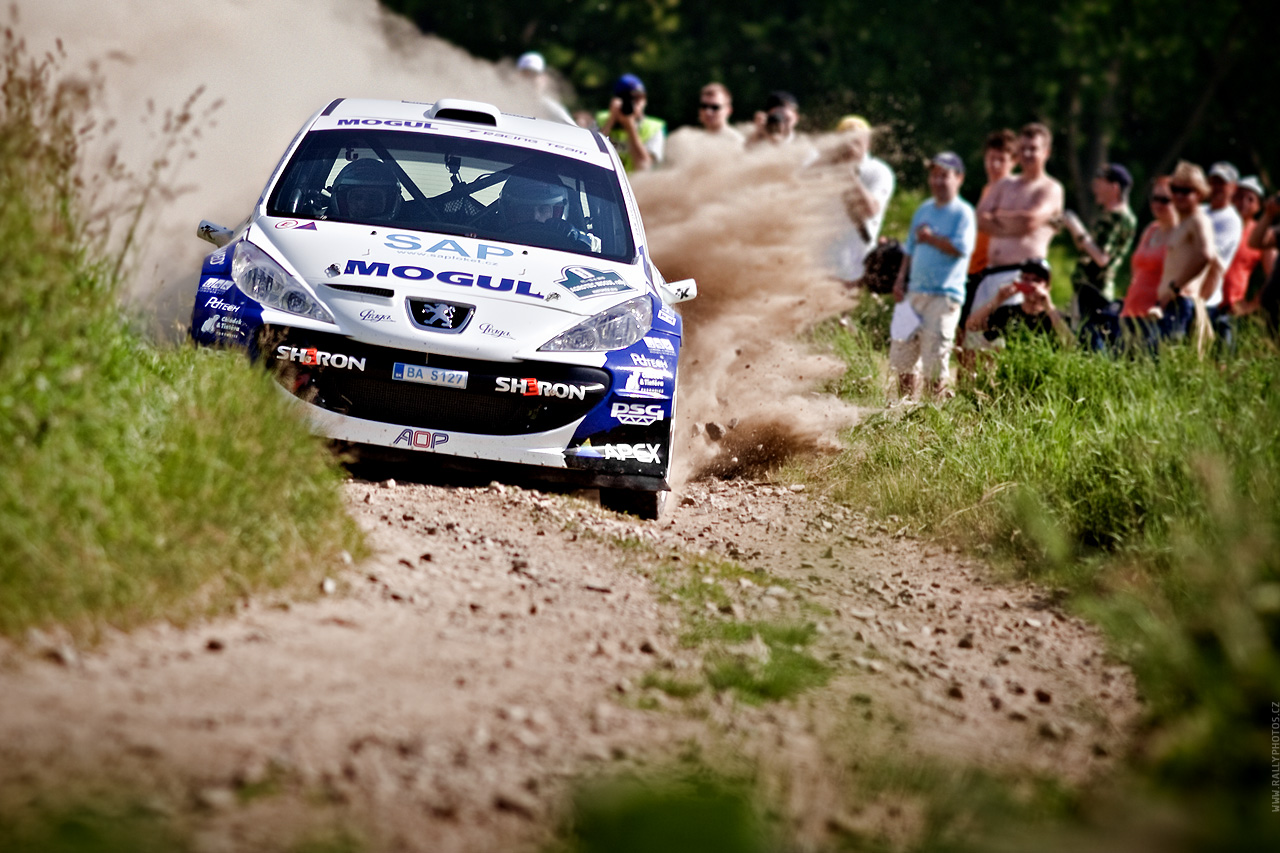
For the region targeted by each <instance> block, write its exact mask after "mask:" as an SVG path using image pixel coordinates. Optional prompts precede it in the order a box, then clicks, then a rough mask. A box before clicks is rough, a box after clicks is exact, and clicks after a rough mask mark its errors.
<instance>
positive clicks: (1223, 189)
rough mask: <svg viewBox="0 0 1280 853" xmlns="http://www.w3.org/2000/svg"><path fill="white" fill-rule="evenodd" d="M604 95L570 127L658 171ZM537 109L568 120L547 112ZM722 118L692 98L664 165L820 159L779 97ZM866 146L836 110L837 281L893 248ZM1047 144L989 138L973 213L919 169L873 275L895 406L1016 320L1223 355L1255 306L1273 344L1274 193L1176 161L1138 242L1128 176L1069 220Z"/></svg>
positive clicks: (1107, 175) (934, 169) (952, 167)
mask: <svg viewBox="0 0 1280 853" xmlns="http://www.w3.org/2000/svg"><path fill="white" fill-rule="evenodd" d="M518 66H519V68H521V69H522V70H524V71H526V72H528V71H530V70H531V69H532V70H533V71H536V74H538V75H541V74H543V72H544V63H543V62H542V57H541V56H538V55H537V54H526V55H525V56H523V57H521V59H520V60H519V64H518ZM539 91H540V93H542V92H543V89H541V88H540V89H539ZM612 94H613V97H612V99H611V101H610V104H609V108H608V109H607V110H602V111H600V112H598V113H596V114H594V115H593V114H589V113H585V112H580V113H577V114H576V115H575V116H574V117H573V120H574V121H576V122H577V123H578V124H581V125H586V126H593V127H595V128H597V129H598V130H600V131H601V132H602V133H603V134H605V135H606V136H607V137H608V138H609V139H610V140H611V141H612V142H613V144H614V145H615V147H616V148H617V150H618V154H619V157H620V159H621V160H622V163H623V165H624V167H625V168H626V169H627V171H629V172H631V171H643V170H645V169H650V168H653V167H654V166H657V165H659V164H661V163H662V162H663V161H664V158H665V156H666V153H667V147H666V137H667V133H666V123H665V122H664V121H662V120H661V119H658V118H654V117H651V116H649V115H648V114H647V113H646V106H647V98H646V94H645V88H644V83H643V82H642V81H641V80H640V79H639V78H638V77H636V76H635V75H634V74H624V75H623V76H621V77H620V78H619V79H618V80H617V81H616V83H615V84H614V86H613V90H612ZM544 97H545V95H544ZM551 106H552V107H558V109H553V110H552V111H553V112H554V114H555V115H556V116H557V117H559V118H561V120H569V118H568V116H567V113H565V111H564V110H563V107H561V106H560V105H559V104H558V103H555V104H552V105H551ZM733 109H734V106H733V97H732V95H731V93H730V92H729V89H728V88H727V87H725V86H724V84H722V83H718V82H711V83H707V84H706V85H705V86H703V87H702V89H701V90H700V92H699V103H698V122H699V126H698V127H686V128H681V129H680V130H678V131H676V132H675V133H674V134H673V135H672V139H671V142H672V146H671V148H672V151H673V152H674V154H673V156H674V157H676V158H678V157H679V156H681V152H682V151H684V150H685V149H686V148H690V147H694V146H697V147H700V148H701V150H703V151H707V150H710V149H708V148H707V147H705V146H708V145H709V144H714V145H715V146H717V147H718V146H723V149H722V150H724V151H740V150H747V149H751V148H754V147H757V146H787V145H797V144H801V145H809V146H810V149H809V150H808V152H807V153H806V155H805V157H804V164H805V165H806V166H808V165H814V164H815V163H817V162H818V161H819V153H818V151H817V149H816V148H812V146H811V143H807V142H802V141H801V140H802V139H803V137H802V136H800V135H799V134H797V132H796V127H797V125H798V124H799V122H800V119H801V113H800V106H799V103H798V102H797V100H796V98H795V97H794V96H793V95H791V94H790V93H788V92H784V91H777V92H774V93H772V94H771V95H770V96H769V98H768V99H767V101H766V103H765V104H764V105H763V108H762V109H760V110H759V111H757V112H755V113H754V115H753V117H752V121H751V123H750V124H749V125H742V126H741V129H740V128H737V127H734V126H733V124H732V123H731V117H732V116H733ZM873 135H874V132H873V128H872V126H871V124H870V123H869V122H868V121H867V120H866V119H865V118H863V117H861V116H856V115H850V116H845V117H844V118H843V119H841V120H840V122H839V123H838V124H837V126H836V128H835V138H836V145H835V147H834V149H832V151H831V152H829V153H828V155H827V157H826V158H824V159H823V160H822V162H823V164H824V165H835V164H838V165H841V166H843V167H844V168H843V170H842V173H843V175H844V177H843V179H842V180H843V181H844V184H843V186H841V187H840V197H841V200H842V202H843V208H844V214H845V217H844V219H842V221H841V222H840V227H839V228H838V231H839V236H838V239H837V240H836V241H835V244H834V245H833V246H832V247H831V252H830V258H829V265H830V268H831V272H832V274H833V275H834V276H835V277H836V278H838V279H840V280H841V281H843V282H845V283H846V284H847V285H849V286H856V285H858V284H867V283H868V279H870V278H872V277H874V276H876V275H878V274H880V272H881V271H880V269H879V267H878V266H877V268H876V269H874V270H873V269H871V266H872V264H871V261H872V260H873V259H874V256H875V254H876V250H877V247H879V248H880V249H884V248H888V247H887V246H886V243H891V244H893V248H894V249H895V251H896V250H897V248H898V246H897V242H896V241H894V240H886V238H884V237H881V235H880V231H881V225H882V223H883V221H884V215H885V211H886V210H887V208H888V206H889V201H890V199H891V197H892V195H893V192H894V174H893V170H892V169H891V168H890V167H889V165H888V164H887V163H885V162H884V161H883V160H881V159H880V158H878V157H875V156H873V155H872V154H871V146H872V139H873ZM1052 141H1053V136H1052V133H1051V132H1050V130H1049V128H1048V127H1047V126H1045V125H1044V124H1041V123H1039V122H1032V123H1030V124H1027V125H1026V126H1024V127H1023V128H1021V130H1020V131H1019V132H1017V133H1014V132H1013V131H1012V130H1008V129H1002V130H996V131H992V132H991V133H990V134H988V136H987V137H986V140H985V142H984V145H983V163H982V165H983V170H984V173H985V178H986V181H985V183H984V185H983V186H982V188H981V190H980V191H979V195H978V202H977V204H976V206H974V205H970V204H969V202H967V201H965V199H964V198H963V197H962V195H961V192H960V190H961V187H962V185H963V183H964V179H965V166H964V162H963V160H962V159H961V158H960V156H959V155H957V154H956V153H955V152H953V151H943V152H940V153H939V154H937V155H936V156H934V157H932V158H931V159H930V160H929V161H928V163H927V164H926V165H927V168H928V184H929V192H930V198H928V199H926V200H925V201H924V202H923V203H921V205H920V206H919V207H918V208H917V209H916V211H915V213H914V215H913V216H912V219H911V224H910V226H909V228H908V232H907V235H906V240H905V242H904V243H903V244H902V245H901V251H902V262H901V265H900V266H899V267H898V268H897V275H896V277H894V276H892V275H890V277H889V281H890V282H892V292H893V296H894V300H895V303H896V305H895V310H894V318H893V323H892V327H891V333H890V337H891V341H890V357H889V358H890V364H891V366H892V369H893V370H894V372H895V373H896V374H897V378H898V389H899V392H900V394H901V395H903V396H904V397H905V396H914V395H916V394H918V393H921V392H924V393H928V394H931V395H934V396H947V395H949V394H950V393H951V388H950V385H951V377H952V375H953V370H952V367H951V364H950V362H951V358H952V355H953V354H955V353H957V352H958V353H959V359H958V361H959V365H960V369H961V370H967V369H969V368H971V367H972V365H973V364H974V363H975V360H976V354H977V353H979V352H981V351H984V350H993V349H1000V348H1002V347H1003V346H1004V343H1005V340H1006V337H1007V333H1008V331H1009V330H1010V329H1012V328H1013V327H1015V326H1016V327H1020V328H1023V329H1025V330H1027V331H1028V332H1030V333H1032V334H1043V335H1046V336H1050V337H1052V338H1054V339H1056V340H1059V341H1061V342H1062V343H1063V344H1064V345H1068V346H1076V345H1080V346H1084V347H1088V348H1091V349H1094V350H1098V351H1104V352H1109V353H1120V352H1125V351H1135V350H1146V351H1149V352H1155V351H1156V350H1157V349H1158V348H1159V347H1160V346H1161V345H1162V344H1164V343H1166V342H1172V341H1183V340H1190V341H1192V342H1193V343H1194V345H1196V346H1197V347H1198V348H1199V349H1200V350H1201V352H1206V351H1207V350H1208V349H1209V347H1210V346H1212V347H1214V348H1215V349H1216V350H1217V351H1218V352H1221V353H1230V352H1232V351H1233V349H1234V346H1235V325H1236V322H1237V318H1239V317H1241V316H1242V315H1246V314H1251V313H1255V312H1259V311H1261V312H1263V313H1264V314H1265V316H1266V321H1267V326H1268V328H1269V329H1270V331H1271V332H1272V334H1277V333H1280V323H1278V319H1280V304H1278V303H1280V282H1278V281H1276V280H1275V279H1276V278H1277V277H1280V273H1278V272H1277V270H1276V263H1275V262H1276V255H1277V243H1278V241H1280V194H1277V195H1275V196H1272V197H1271V198H1267V196H1266V190H1265V189H1264V187H1263V185H1262V181H1261V179H1260V178H1258V177H1257V176H1252V175H1251V176H1247V177H1243V178H1242V177H1241V176H1240V173H1239V171H1238V170H1237V169H1236V167H1235V166H1234V165H1233V164H1231V163H1229V162H1226V161H1220V162H1217V163H1214V164H1213V165H1211V166H1210V167H1209V169H1208V172H1207V173H1206V172H1205V171H1204V170H1203V169H1202V168H1201V167H1200V166H1199V165H1196V164H1194V163H1190V162H1187V161H1179V162H1178V163H1177V164H1176V166H1175V167H1174V168H1173V169H1172V170H1171V172H1170V173H1169V174H1168V175H1159V176H1157V177H1155V178H1154V179H1153V180H1152V181H1151V182H1150V186H1149V187H1148V188H1147V189H1146V200H1147V204H1148V205H1149V208H1150V211H1149V212H1150V215H1151V219H1150V222H1149V223H1148V224H1146V226H1145V227H1144V228H1143V229H1142V230H1141V233H1139V221H1138V217H1137V216H1136V215H1135V214H1134V211H1133V209H1132V208H1131V206H1130V197H1131V195H1132V193H1133V191H1134V189H1135V188H1134V179H1133V175H1132V173H1131V172H1130V170H1129V169H1128V168H1126V167H1125V166H1124V165H1122V164H1120V163H1114V162H1108V163H1103V164H1102V166H1101V167H1100V168H1099V169H1098V170H1097V172H1096V173H1095V174H1094V175H1093V177H1092V180H1091V183H1090V192H1091V195H1092V197H1093V201H1094V210H1093V211H1092V214H1091V215H1090V216H1089V217H1088V218H1089V220H1090V221H1088V222H1086V221H1085V219H1084V218H1082V217H1081V216H1079V215H1078V214H1076V213H1075V212H1074V211H1072V210H1069V209H1067V207H1066V203H1065V193H1064V190H1063V186H1062V184H1061V182H1059V181H1058V180H1057V179H1056V178H1054V177H1053V176H1052V175H1050V174H1049V172H1048V168H1047V166H1048V162H1049V158H1050V155H1051V153H1052ZM717 150H719V149H718V148H717ZM1060 232H1061V233H1063V234H1065V236H1066V237H1067V238H1069V240H1070V243H1071V244H1072V245H1073V246H1074V249H1075V251H1076V254H1077V259H1076V263H1075V267H1074V270H1073V272H1072V274H1071V276H1070V281H1071V295H1070V299H1069V301H1068V303H1067V304H1065V305H1063V306H1062V307H1061V308H1059V307H1058V306H1055V305H1054V303H1053V300H1052V298H1051V295H1050V293H1051V291H1050V283H1051V281H1052V277H1053V271H1052V269H1051V268H1050V265H1049V262H1048V260H1047V258H1048V257H1049V245H1050V243H1051V241H1052V240H1053V239H1054V237H1055V236H1057V235H1058V234H1059V233H1060ZM1126 272H1127V273H1128V281H1129V284H1128V288H1127V290H1126V291H1125V292H1124V293H1123V295H1122V296H1121V295H1120V294H1119V293H1118V288H1117V283H1118V281H1119V280H1121V279H1122V278H1123V277H1124V274H1125V273H1126ZM882 284H886V285H887V282H882ZM880 289H882V290H884V289H886V288H880ZM959 333H962V334H959ZM1211 342H1212V343H1211ZM922 379H923V382H922V381H921V380H922Z"/></svg>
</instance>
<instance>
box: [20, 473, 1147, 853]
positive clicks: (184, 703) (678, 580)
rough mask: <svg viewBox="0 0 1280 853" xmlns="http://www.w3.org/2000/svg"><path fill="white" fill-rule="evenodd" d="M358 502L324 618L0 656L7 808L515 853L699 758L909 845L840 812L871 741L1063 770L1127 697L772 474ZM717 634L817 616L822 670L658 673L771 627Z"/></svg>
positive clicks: (223, 835)
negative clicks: (586, 806)
mask: <svg viewBox="0 0 1280 853" xmlns="http://www.w3.org/2000/svg"><path fill="white" fill-rule="evenodd" d="M345 489H346V494H347V497H348V500H349V504H350V507H351V511H352V513H353V514H354V515H355V517H356V518H357V519H358V520H359V523H360V524H361V525H362V526H363V528H364V529H365V530H366V531H367V533H368V538H369V541H370V543H371V544H372V546H373V547H374V548H375V550H376V553H375V554H374V555H373V556H372V557H371V558H369V559H368V560H365V561H363V562H361V563H360V564H359V565H353V566H351V567H350V568H349V570H348V571H346V572H344V573H343V574H342V575H341V576H340V577H337V578H335V579H334V580H335V584H334V585H333V587H334V588H333V589H332V591H331V592H330V593H329V594H318V595H317V598H316V600H314V601H307V602H301V603H298V602H295V603H286V602H272V601H269V600H265V599H262V600H259V599H254V600H251V601H248V602H247V603H246V605H245V606H244V607H243V609H242V611H241V612H239V613H238V614H237V615H235V616H234V617H232V618H226V619H223V620H219V621H216V622H213V623H210V624H202V625H199V626H194V627H191V628H189V629H187V630H179V629H176V628H172V627H167V626H156V627H152V628H149V629H146V630H142V631H139V632H137V633H135V634H133V635H130V636H116V637H112V638H109V639H108V641H107V642H106V643H105V644H103V646H102V647H100V648H98V649H95V650H92V651H81V652H79V653H71V652H67V651H64V652H62V653H56V652H55V651H53V650H50V649H45V650H44V651H43V652H42V651H41V648H40V646H41V641H40V640H38V639H37V640H35V641H34V642H33V643H30V644H27V646H25V647H22V648H18V647H15V646H5V647H0V654H2V660H3V666H2V667H0V796H2V797H3V798H4V802H5V804H6V806H8V807H10V808H12V807H14V806H18V805H19V804H24V803H29V802H34V801H35V798H36V797H37V796H38V795H43V796H47V795H49V794H52V793H54V792H57V793H58V794H61V795H65V794H67V793H68V792H93V791H107V790H114V791H116V792H118V791H119V790H121V789H122V786H123V789H125V790H130V791H136V792H138V793H137V796H138V797H140V798H141V801H142V802H144V803H145V804H146V806H147V808H149V809H154V810H156V811H157V812H158V813H159V814H161V815H164V816H165V817H166V818H167V819H170V820H172V821H173V822H174V823H175V824H176V825H177V826H179V827H180V828H182V829H183V831H186V832H189V833H191V835H192V836H193V837H194V838H195V839H196V842H197V847H198V848H199V849H201V850H208V851H217V850H248V849H255V850H264V849H283V848H288V847H290V846H292V845H294V844H296V843H297V842H298V841H299V840H300V839H308V838H323V837H326V834H327V833H331V832H334V831H337V830H336V829H335V828H343V830H344V831H347V832H350V833H352V834H353V835H354V836H355V837H358V838H360V839H362V841H363V843H364V845H366V847H367V849H372V850H383V849H389V850H399V849H405V850H426V849H431V850H497V849H504V850H510V849H533V848H536V847H537V846H538V845H539V844H541V843H543V842H545V841H546V840H548V839H549V838H550V837H551V834H552V833H553V832H554V831H555V827H556V823H557V821H558V820H559V819H560V818H561V817H562V816H563V814H564V810H565V808H566V796H567V794H568V792H569V791H570V788H571V785H572V783H573V782H574V781H575V780H576V779H579V778H584V777H585V778H590V777H592V776H593V775H595V774H605V773H612V772H617V771H619V770H625V769H628V768H634V767H638V766H654V765H660V764H661V763H662V762H663V761H665V760H668V759H669V758H671V757H672V756H674V755H675V754H676V753H677V752H683V753H687V752H688V751H689V749H690V748H691V745H693V746H694V747H695V748H696V751H697V752H698V754H700V755H701V756H703V760H705V761H707V762H709V763H712V764H713V765H714V764H715V763H717V761H721V760H723V761H726V762H737V763H738V764H740V765H741V764H742V763H744V762H745V763H747V764H749V765H750V766H752V767H753V768H755V770H756V772H757V774H758V778H760V779H761V780H762V782H761V785H762V787H763V789H764V790H763V794H764V795H765V796H767V797H769V798H770V799H771V801H772V802H773V803H774V804H775V807H776V808H777V809H778V811H779V812H780V813H781V814H782V815H784V816H785V818H784V819H785V821H787V822H788V823H789V825H788V826H787V827H786V832H787V833H789V834H791V835H792V836H793V837H795V838H796V839H799V840H800V841H802V842H803V843H805V844H811V845H822V844H823V843H824V842H825V841H826V840H828V837H829V835H830V833H832V832H837V831H839V832H861V833H867V834H869V835H871V836H873V837H874V836H880V837H884V838H892V837H894V836H895V833H896V834H899V835H900V834H901V832H902V831H903V830H902V829H901V827H900V826H898V827H895V825H894V824H895V823H896V824H901V823H902V817H901V811H900V810H899V809H896V808H894V809H888V810H886V809H884V808H877V807H875V804H874V803H866V802H856V801H855V800H856V793H855V790H856V785H853V784H851V780H850V778H849V777H850V771H849V769H848V768H849V767H850V766H851V761H852V760H853V759H855V758H856V757H857V756H858V755H866V754H869V751H874V752H876V754H879V755H884V754H895V755H899V756H902V758H903V760H908V759H910V760H916V759H917V758H919V759H926V760H940V761H945V762H958V763H961V764H966V765H976V766H981V767H984V768H989V769H992V770H995V771H1003V770H1029V771H1034V772H1038V773H1048V774H1052V775H1056V776H1058V777H1060V778H1063V779H1064V780H1066V781H1067V782H1068V783H1071V782H1078V781H1082V780H1085V779H1088V778H1090V777H1092V776H1093V775H1095V774H1097V773H1100V772H1105V771H1106V769H1107V767H1108V763H1109V762H1110V761H1111V760H1112V759H1111V758H1110V757H1109V756H1113V755H1116V754H1118V752H1119V751H1120V750H1121V749H1123V746H1124V743H1125V740H1126V732H1127V731H1128V730H1129V728H1130V726H1131V724H1132V720H1133V718H1134V715H1135V713H1136V710H1137V707H1138V706H1137V702H1136V700H1135V696H1134V688H1133V684H1132V680H1131V677H1130V675H1129V674H1128V673H1127V671H1125V670H1124V669H1122V668H1117V667H1114V666H1111V665H1108V663H1107V662H1106V660H1105V658H1104V655H1103V652H1102V644H1101V642H1100V640H1099V638H1098V637H1097V636H1096V635H1095V633H1094V632H1093V631H1092V630H1091V629H1090V628H1088V627H1087V626H1086V625H1084V624H1082V623H1081V622H1080V621H1079V620H1077V619H1075V618H1072V617H1069V616H1067V615H1064V614H1063V613H1062V612H1061V611H1060V610H1059V609H1058V608H1057V607H1055V605H1054V603H1053V601H1052V597H1051V596H1046V595H1045V594H1043V593H1042V592H1040V591H1036V590H1034V589H1031V588H1028V587H1026V586H1005V585H1000V584H997V583H995V582H993V581H992V580H991V579H990V576H989V573H988V572H987V571H986V570H985V569H984V568H983V567H982V566H980V565H978V564H976V563H974V562H972V561H970V560H967V559H965V558H962V557H961V556H959V555H957V554H954V553H950V552H948V551H946V550H943V549H940V548H938V547H936V546H932V545H927V544H922V543H920V542H917V541H913V540H910V539H908V538H904V537H901V536H895V535H894V534H895V531H893V530H890V529H888V528H886V527H885V526H883V525H877V524H875V523H872V522H869V521H868V520H867V519H866V518H864V517H863V516H861V515H860V514H859V513H857V512H855V511H853V510H851V509H849V508H846V507H839V506H833V505H831V504H829V503H828V502H826V501H824V500H823V499H821V498H820V497H818V496H815V495H811V494H809V493H807V492H805V491H803V490H801V489H798V488H797V489H793V488H791V487H789V486H788V484H786V483H756V482H747V481H742V480H735V481H724V482H722V481H717V480H711V481H705V482H699V483H693V484H690V485H688V486H687V487H686V488H685V489H684V492H683V494H680V495H676V496H674V499H673V501H672V504H673V506H672V507H671V509H670V510H669V511H668V514H667V516H666V517H664V518H663V519H662V520H660V521H657V522H639V521H635V520H633V519H630V518H628V517H624V516H617V515H614V514H612V513H609V512H606V511H603V510H601V509H600V508H599V507H598V506H597V505H595V504H594V503H593V502H591V501H589V500H584V499H582V498H577V497H572V496H566V495H559V494H542V493H539V492H537V491H532V490H525V489H519V488H512V487H504V486H498V485H493V486H486V487H468V488H459V487H450V486H440V485H425V484H410V483H401V484H395V483H387V482H384V483H372V482H366V481H360V480H353V481H351V482H350V483H349V484H348V485H347V486H346V487H345ZM691 585H692V586H691ZM712 587H715V590H712V589H711V588H712ZM700 588H703V589H702V592H703V593H712V592H714V594H713V595H705V594H704V595H702V597H701V598H699V596H698V595H697V594H695V593H696V592H697V591H698V590H699V589H700ZM690 589H692V590H694V593H691V592H689V591H688V590H690ZM702 599H706V600H705V601H704V600H702ZM691 602H692V605H691ZM734 622H741V623H746V624H753V625H755V624H804V623H808V624H812V625H814V626H815V628H816V633H815V634H814V637H815V639H814V641H813V642H812V644H811V645H810V646H808V647H807V648H806V649H804V653H805V655H806V656H808V657H809V658H811V659H812V660H816V661H819V662H820V663H821V664H823V665H825V666H827V667H829V668H830V669H829V673H830V678H829V680H828V681H827V683H826V684H825V686H822V687H817V688H813V689H809V690H807V691H804V692H802V693H800V694H799V695H798V697H796V698H792V699H784V700H781V701H777V702H768V701H765V702H761V703H759V704H752V703H751V702H748V701H745V700H744V698H743V697H742V695H741V694H739V693H737V692H735V691H733V690H720V691H717V690H714V689H712V688H710V687H706V688H705V689H702V690H700V691H698V692H696V693H694V694H693V695H692V696H690V697H688V698H673V697H672V696H671V695H668V693H666V692H663V690H661V689H658V688H657V687H648V686H645V685H646V684H650V683H657V684H662V683H666V682H667V681H673V682H682V683H694V684H697V683H699V682H700V681H701V682H703V683H705V677H704V676H703V672H704V666H705V665H706V664H707V661H708V660H710V657H709V656H710V655H712V654H729V655H735V654H736V655H739V656H740V657H745V658H750V657H752V656H753V655H756V656H759V655H761V654H763V656H765V657H768V654H769V649H768V648H767V647H763V645H764V644H763V643H762V641H761V640H760V639H759V637H758V636H755V637H753V642H747V643H742V644H739V646H738V647H736V648H735V647H724V646H723V645H722V646H716V645H715V644H714V643H709V642H697V641H693V640H690V639H689V636H688V631H689V629H690V627H691V626H692V625H694V624H695V623H697V624H700V625H702V626H703V628H704V632H703V633H704V634H705V633H706V631H705V628H706V626H708V625H710V626H715V625H719V624H729V623H734ZM682 634H683V635H685V642H684V643H683V644H682V642H681V637H682ZM762 647H763V648H762ZM753 649H754V650H753ZM646 675H648V676H649V677H648V678H647V679H646ZM853 763H854V764H855V765H856V761H854V762H853ZM854 781H856V780H854ZM892 815H897V817H896V818H895V817H893V816H892ZM907 831H909V829H908V830H907Z"/></svg>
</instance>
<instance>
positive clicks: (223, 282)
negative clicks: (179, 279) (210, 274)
mask: <svg viewBox="0 0 1280 853" xmlns="http://www.w3.org/2000/svg"><path fill="white" fill-rule="evenodd" d="M234 286H235V282H233V281H232V280H231V279H229V278H206V279H205V280H204V281H202V282H200V292H201V293H226V292H227V291H228V290H230V289H231V288H232V287H234Z"/></svg>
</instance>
